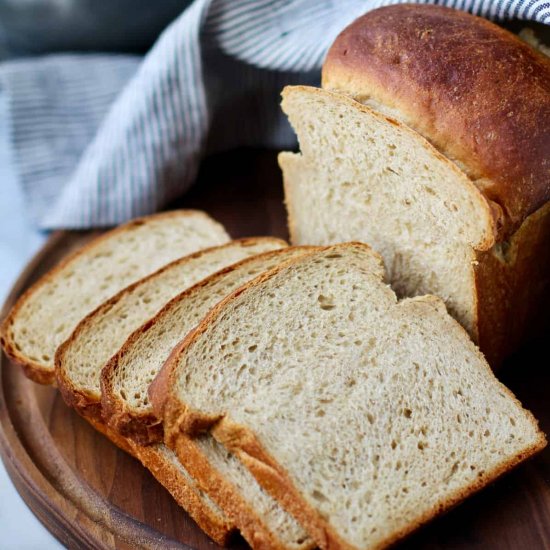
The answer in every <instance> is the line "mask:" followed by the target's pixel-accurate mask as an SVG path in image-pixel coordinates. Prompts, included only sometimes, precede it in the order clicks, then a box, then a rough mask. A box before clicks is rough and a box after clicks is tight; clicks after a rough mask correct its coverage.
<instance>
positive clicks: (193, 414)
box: [151, 243, 546, 550]
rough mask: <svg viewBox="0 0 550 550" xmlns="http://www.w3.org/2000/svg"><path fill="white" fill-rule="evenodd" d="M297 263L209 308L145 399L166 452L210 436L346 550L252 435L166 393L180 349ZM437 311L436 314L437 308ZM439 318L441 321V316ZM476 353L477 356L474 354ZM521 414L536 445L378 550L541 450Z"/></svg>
mask: <svg viewBox="0 0 550 550" xmlns="http://www.w3.org/2000/svg"><path fill="white" fill-rule="evenodd" d="M339 246H342V245H339ZM346 246H363V247H366V248H369V247H368V246H367V245H364V244H363V243H346ZM297 261H299V259H294V260H292V259H291V260H289V261H287V262H285V264H283V265H281V266H278V267H276V268H274V269H272V270H270V271H268V272H266V273H264V274H262V275H260V276H259V277H257V278H256V279H254V280H253V281H251V282H250V283H248V284H246V285H244V286H243V287H241V288H240V289H238V290H236V291H235V292H233V293H232V294H230V295H229V296H228V297H227V298H225V299H224V300H223V301H222V302H220V303H219V304H218V305H217V306H216V307H214V308H213V309H212V310H211V311H210V313H209V314H208V315H207V316H206V317H205V318H204V319H203V320H202V322H201V324H200V325H199V326H198V327H197V328H196V329H195V330H194V331H193V332H191V333H190V334H189V335H188V336H187V337H186V338H185V340H184V341H183V342H182V343H181V344H180V345H179V346H178V347H177V348H176V349H175V350H174V352H173V354H172V355H171V357H170V359H169V360H168V361H167V362H166V364H165V365H164V367H163V369H166V372H167V373H168V375H167V374H166V373H164V375H163V376H164V377H167V378H168V380H169V383H168V384H166V382H164V383H161V384H160V385H159V386H158V387H157V388H156V391H155V389H154V388H153V391H152V395H151V398H152V399H154V400H156V402H157V407H158V408H161V409H162V410H163V411H164V424H165V438H166V441H167V444H168V445H169V446H171V447H172V448H177V446H178V445H180V444H181V441H183V440H184V439H185V438H186V437H188V436H191V437H192V436H194V435H195V436H196V435H197V434H198V433H200V432H204V431H210V432H211V433H212V435H213V436H214V437H215V438H216V439H217V440H218V441H219V442H220V443H222V444H223V445H224V446H225V447H226V448H227V449H228V450H229V451H231V452H233V453H234V454H235V455H236V456H237V457H238V458H239V459H240V460H241V461H242V462H243V464H244V465H245V466H246V467H247V468H248V469H249V470H250V472H251V473H252V474H253V475H254V477H255V478H256V479H257V480H258V483H260V485H261V486H262V487H263V488H264V489H265V490H266V491H267V492H269V493H270V494H271V495H272V496H273V497H274V498H275V499H276V500H277V501H278V502H279V503H280V504H281V506H282V507H283V508H285V509H286V510H287V511H288V512H289V513H291V514H292V515H294V517H296V519H297V520H298V521H299V522H300V524H301V525H302V526H303V527H304V528H305V529H306V531H307V532H308V533H309V534H310V535H311V537H312V538H313V539H314V540H315V542H316V543H317V544H318V545H319V546H320V547H321V548H323V549H327V550H333V549H334V550H336V549H338V550H340V549H341V550H352V549H353V547H352V546H350V545H349V544H348V543H346V542H345V541H343V540H342V539H341V538H340V537H339V536H338V535H337V534H336V533H335V532H334V530H333V529H332V528H331V527H330V525H329V523H328V522H327V521H326V519H325V518H323V517H322V516H321V515H320V514H318V513H317V512H316V511H315V510H314V508H312V507H311V506H310V505H309V504H308V503H307V502H306V499H305V498H303V497H302V496H301V495H300V493H299V491H298V490H297V488H296V487H295V486H294V484H293V483H292V481H291V479H290V477H289V476H288V474H287V473H286V472H285V470H284V468H283V467H282V465H280V464H278V463H277V462H276V461H275V459H274V458H273V457H272V456H270V455H269V454H268V453H267V451H266V450H265V449H264V448H263V446H262V445H261V444H260V442H259V441H258V439H257V437H256V435H255V434H254V433H253V432H252V431H251V430H250V429H248V428H247V427H245V426H241V425H239V424H237V423H235V422H233V421H232V420H231V418H230V416H229V415H227V414H223V413H220V414H205V413H203V412H201V411H197V410H193V409H191V408H190V407H189V406H187V405H186V404H185V403H181V402H180V401H179V399H178V398H177V396H176V395H175V393H174V392H172V391H171V390H172V388H175V383H176V375H177V372H176V366H177V364H178V362H179V359H180V357H181V355H182V354H184V353H185V351H186V349H187V348H188V347H189V346H191V345H192V344H193V343H194V342H195V341H196V340H197V339H198V338H199V337H200V336H201V335H202V334H203V333H204V332H205V331H206V330H208V328H209V327H210V325H211V324H212V323H214V322H215V321H216V319H217V318H218V317H219V316H220V315H222V314H223V312H224V310H225V308H226V307H228V306H229V305H230V304H231V303H232V302H234V301H235V300H236V299H237V298H238V297H239V296H240V295H241V294H243V293H246V292H248V291H250V290H251V289H253V288H254V287H256V286H259V285H261V284H263V283H264V282H265V281H267V280H268V279H270V278H272V277H273V276H275V275H276V274H277V273H279V272H280V271H281V270H283V269H285V268H286V267H287V266H289V265H290V264H292V263H295V262H297ZM425 299H428V300H435V302H436V305H439V304H440V303H441V300H440V299H438V298H435V297H429V296H428V297H419V298H413V300H425ZM406 300H407V299H406ZM439 311H442V310H441V309H439ZM443 314H444V315H445V316H446V317H447V314H446V313H443ZM455 326H456V328H457V329H458V330H460V331H461V332H463V333H464V337H467V334H466V332H465V331H464V328H463V327H462V326H461V325H459V324H458V323H456V324H455ZM476 352H477V350H476ZM477 353H478V354H479V352H477ZM479 356H480V358H481V354H479ZM483 364H484V367H485V368H486V370H487V372H488V373H490V374H491V370H490V367H489V365H488V364H487V363H485V362H484V363H483ZM491 376H492V374H491ZM165 380H166V378H165ZM500 389H501V391H502V392H503V393H505V394H507V395H508V396H509V397H510V398H511V399H512V400H513V401H514V402H515V403H516V404H517V405H518V406H520V407H521V403H520V402H519V401H518V400H517V399H516V397H515V396H514V395H513V394H512V392H511V391H510V390H509V389H508V388H506V387H505V386H504V385H502V384H500ZM166 392H168V393H166ZM155 394H156V395H155ZM526 412H527V414H528V415H529V417H530V419H531V422H532V423H533V424H534V425H535V426H537V431H538V434H537V440H536V441H535V442H534V443H533V444H532V445H530V446H529V447H527V448H526V449H525V450H524V451H523V452H522V453H520V454H518V455H516V456H515V457H513V458H510V459H508V460H505V461H503V462H502V463H501V464H500V465H498V466H497V467H495V468H494V469H493V470H492V471H490V472H484V473H483V474H481V475H480V476H479V477H478V480H477V482H476V483H473V484H472V485H471V486H469V487H467V488H466V489H462V490H457V491H456V493H455V494H453V495H450V496H449V497H448V498H447V500H446V501H445V502H442V503H440V504H438V505H437V506H434V507H433V508H432V509H431V510H429V511H427V512H426V513H424V514H423V515H422V516H420V517H418V518H416V519H414V520H413V521H411V523H410V525H409V526H407V527H406V528H404V529H402V530H401V531H399V532H398V533H395V534H394V535H393V536H392V537H391V538H389V539H388V540H385V541H383V543H381V544H380V545H379V546H378V548H385V547H387V546H389V545H391V544H394V543H396V542H398V541H399V540H401V539H403V538H404V537H406V536H407V535H409V534H410V533H412V532H413V531H415V530H416V529H418V528H419V527H421V526H422V525H424V524H425V523H427V522H428V521H430V520H431V519H433V518H435V517H437V516H439V515H440V514H442V513H444V512H445V511H447V510H449V509H450V508H452V507H453V506H455V505H456V504H458V503H459V502H461V501H462V500H464V499H465V498H466V497H468V496H469V495H471V494H473V493H475V492H477V491H478V490H480V489H481V488H483V487H485V486H486V485H487V484H489V483H491V482H492V481H494V480H495V479H497V478H498V477H500V476H501V475H503V474H505V473H506V472H508V471H509V470H511V469H512V468H514V467H515V466H516V465H517V464H519V463H520V462H522V461H524V460H526V459H527V458H529V457H530V456H532V455H534V454H535V453H537V452H539V451H541V450H542V449H543V448H544V447H545V446H546V437H545V435H544V434H543V432H541V431H540V429H539V428H538V423H537V421H536V419H535V418H534V417H533V415H532V414H531V413H530V412H528V411H526Z"/></svg>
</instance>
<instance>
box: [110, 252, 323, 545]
mask: <svg viewBox="0 0 550 550" xmlns="http://www.w3.org/2000/svg"><path fill="white" fill-rule="evenodd" d="M311 250H312V249H311V248H309V247H298V248H286V249H281V250H276V251H274V252H267V253H264V254H261V255H259V256H255V257H252V258H249V259H246V260H243V261H241V262H239V263H238V264H236V265H234V266H230V267H228V268H226V269H223V270H221V271H219V272H218V273H215V274H214V275H212V276H210V277H209V278H207V279H206V280H204V281H202V282H200V283H198V284H197V285H195V286H194V287H192V288H190V289H189V290H187V291H185V292H183V293H182V294H180V295H179V296H177V297H176V298H174V299H173V300H171V301H170V302H169V303H168V304H167V305H166V306H165V307H164V308H163V309H162V310H161V311H160V312H159V313H158V314H157V315H156V316H155V317H154V318H153V319H152V320H151V321H150V322H148V323H146V324H145V325H143V326H142V327H141V328H140V329H138V330H136V331H135V332H134V333H133V334H132V336H131V337H130V338H128V340H127V341H126V343H125V344H124V346H123V347H122V348H121V350H120V351H119V352H118V353H117V354H116V355H114V356H113V358H112V359H111V360H110V361H109V363H108V364H107V366H106V367H105V368H104V370H103V373H102V377H101V378H102V403H103V410H104V415H105V418H106V419H107V420H108V421H109V423H110V425H111V426H112V427H114V428H116V429H117V430H118V431H119V432H122V433H123V434H125V435H128V436H130V437H132V438H134V439H135V440H137V441H139V442H141V443H146V444H147V443H151V442H153V441H159V440H162V425H161V424H160V423H159V421H158V417H157V416H156V415H155V413H154V412H153V410H152V408H151V405H150V404H149V402H148V400H147V398H146V392H147V388H148V386H149V384H150V382H151V381H152V379H153V377H154V375H155V374H156V373H158V371H159V370H160V368H161V366H162V364H163V363H164V361H165V360H166V359H167V358H168V356H169V354H170V352H171V351H172V348H173V347H174V346H175V345H176V344H177V343H178V342H179V341H180V340H181V339H182V338H184V336H185V335H186V334H187V333H188V332H189V331H190V330H192V329H193V328H194V327H195V326H196V325H197V324H198V322H199V321H200V320H201V319H202V317H203V316H204V315H205V314H206V313H207V312H208V311H209V310H210V309H211V308H212V307H213V306H214V305H215V304H216V303H218V302H219V301H220V300H222V299H223V298H224V297H225V296H226V295H227V294H228V293H230V292H232V291H233V290H235V289H237V288H239V287H240V286H241V285H243V284H244V283H246V282H247V281H250V280H251V279H253V278H254V277H256V276H257V275H258V274H260V273H263V272H264V271H265V270H268V269H271V268H273V267H275V266H277V265H280V264H281V263H282V262H284V261H287V260H289V259H290V258H293V257H296V256H299V255H302V254H304V253H308V252H310V251H311ZM136 396H139V397H136ZM178 455H179V456H180V458H181V460H182V461H183V464H184V465H185V467H186V468H187V470H188V471H189V472H190V473H191V474H192V475H193V477H195V478H196V479H197V480H198V481H199V483H200V484H201V486H202V487H203V488H204V489H205V491H206V492H207V493H208V494H210V496H211V497H212V499H213V500H215V501H216V502H217V503H218V504H219V505H220V507H221V508H222V509H223V510H225V511H226V513H227V515H228V516H229V517H230V519H231V520H232V521H233V523H234V524H235V525H236V526H237V527H238V528H239V530H240V531H241V533H242V534H243V536H244V538H245V539H246V540H247V541H248V542H249V543H250V545H251V546H252V547H253V548H266V549H267V548H272V549H305V548H310V547H311V546H312V545H313V543H312V541H311V539H310V538H309V537H308V536H307V534H306V533H305V531H304V530H303V529H302V528H301V527H300V525H299V524H298V523H297V522H296V521H295V520H294V518H293V517H292V516H290V515H289V514H287V513H285V512H284V510H283V509H282V508H281V507H280V506H279V505H278V504H277V503H276V501H274V500H273V499H272V498H271V497H270V496H269V495H268V494H267V493H266V492H265V491H264V490H263V489H262V488H261V487H260V486H259V485H258V483H257V482H256V480H255V479H254V478H253V477H252V476H251V475H250V473H249V472H248V471H247V470H246V468H244V467H243V466H242V464H241V463H240V462H239V461H238V460H237V459H236V458H235V457H234V456H232V455H231V454H230V453H228V452H227V451H226V450H225V449H224V448H223V447H221V446H220V445H219V444H217V442H216V441H214V440H213V439H212V438H211V437H205V438H204V439H203V440H202V441H200V442H188V445H187V447H186V448H183V447H180V449H179V452H178Z"/></svg>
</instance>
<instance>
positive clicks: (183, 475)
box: [86, 418, 236, 546]
mask: <svg viewBox="0 0 550 550" xmlns="http://www.w3.org/2000/svg"><path fill="white" fill-rule="evenodd" d="M86 420H87V421H88V422H89V423H90V424H91V425H92V426H93V427H94V428H95V429H96V430H97V431H98V432H100V433H101V434H103V435H104V436H105V437H107V438H108V439H110V440H111V442H113V443H114V444H115V445H116V446H117V447H119V448H120V449H122V450H123V451H125V452H127V453H128V454H129V455H131V456H133V457H134V458H136V459H138V460H139V461H140V462H141V463H142V464H143V466H145V468H147V469H148V470H149V471H150V472H151V473H152V474H153V476H154V477H155V478H156V479H157V480H158V481H160V483H162V485H164V487H166V488H167V489H168V491H169V492H170V494H171V495H172V497H173V498H174V500H175V501H176V502H177V503H178V504H179V505H180V506H181V507H182V508H184V509H185V510H187V512H188V513H189V515H190V516H191V517H192V518H193V519H194V521H195V522H196V523H197V525H198V526H199V527H200V528H201V529H202V530H203V531H204V532H205V533H206V534H207V535H208V536H209V537H210V538H211V539H212V540H214V541H215V542H217V543H218V544H219V545H221V546H225V545H227V544H228V543H229V541H230V539H231V537H232V536H233V534H234V533H235V531H236V529H235V527H234V526H233V525H232V524H231V522H230V521H229V520H228V519H227V516H226V515H225V514H224V513H223V511H222V510H221V509H220V508H219V507H218V506H217V505H216V504H215V503H214V502H212V500H211V499H210V498H209V497H208V495H206V494H205V493H203V492H202V491H201V490H200V488H199V487H198V486H197V484H196V482H195V480H194V479H193V478H192V477H191V476H190V475H189V474H188V472H187V471H186V470H185V468H184V467H183V466H182V465H181V464H180V463H179V462H178V460H177V458H176V457H175V455H174V453H173V452H172V451H171V450H170V449H168V447H166V446H164V445H155V446H151V447H142V446H140V445H136V444H135V443H134V442H133V441H131V440H129V439H126V438H124V437H122V436H121V435H119V434H118V433H116V432H115V431H113V430H111V429H110V428H109V427H108V426H106V425H105V424H104V423H103V422H101V421H100V420H97V419H95V418H86Z"/></svg>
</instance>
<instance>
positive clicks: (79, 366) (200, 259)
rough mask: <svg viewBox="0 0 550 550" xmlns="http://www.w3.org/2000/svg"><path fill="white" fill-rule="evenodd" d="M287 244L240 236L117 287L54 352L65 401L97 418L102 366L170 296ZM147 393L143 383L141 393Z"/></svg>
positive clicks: (280, 241)
mask: <svg viewBox="0 0 550 550" xmlns="http://www.w3.org/2000/svg"><path fill="white" fill-rule="evenodd" d="M284 246H286V243H285V242H284V241H282V240H280V239H275V238H271V237H259V238H250V239H241V240H237V241H232V242H230V243H227V244H224V245H221V246H217V247H213V248H208V249H205V250H201V251H199V252H196V253H194V254H191V255H189V256H184V257H183V258H180V259H178V260H175V261H173V262H171V263H170V264H168V265H166V266H164V267H162V268H161V269H159V270H158V271H156V272H154V273H152V274H151V275H149V276H147V277H145V278H143V279H140V280H139V281H137V282H135V283H134V284H132V285H130V286H128V287H126V288H124V289H122V290H121V291H120V292H118V293H117V294H115V295H114V296H113V297H111V298H110V299H109V300H107V301H106V302H104V303H103V304H101V305H100V306H99V307H98V308H96V309H95V310H94V311H93V312H92V313H90V314H89V315H87V316H86V317H85V318H84V319H83V320H82V321H80V323H79V324H78V325H77V327H76V328H75V330H74V331H73V332H72V334H71V335H70V336H69V338H68V339H67V340H66V341H65V342H64V343H63V344H62V345H61V346H60V347H59V348H58V350H57V352H56V355H55V371H56V372H55V374H56V378H57V384H58V387H59V389H60V391H61V394H62V395H63V398H64V399H65V401H66V402H67V403H68V404H69V405H71V406H72V407H74V408H75V409H77V410H78V411H79V412H80V413H81V414H82V415H84V416H95V417H97V418H101V417H102V414H101V388H100V374H101V369H102V368H103V366H104V365H105V364H106V363H107V361H108V360H109V359H110V357H111V356H112V355H113V354H115V353H116V352H117V351H118V350H119V348H120V347H121V346H122V344H124V341H125V340H126V338H127V337H128V336H129V335H130V334H131V333H132V332H133V331H134V330H136V329H137V328H139V327H140V326H141V325H142V324H143V323H145V322H146V321H147V320H149V319H150V318H151V317H153V316H154V315H155V314H156V313H157V312H158V311H159V310H160V309H161V308H162V306H164V305H165V304H166V303H167V302H168V301H169V300H171V299H172V298H174V296H177V295H178V294H180V293H181V292H182V291H183V290H185V289H187V288H189V287H190V286H192V285H194V284H195V283H197V282H199V281H201V280H202V279H204V278H205V277H207V276H208V275H211V274H212V273H215V272H216V271H218V270H219V269H221V268H223V267H225V266H227V265H231V264H233V263H235V262H237V261H239V260H242V259H243V258H247V257H250V256H254V255H256V254H259V253H261V252H265V251H268V250H275V249H279V248H281V247H284ZM141 393H142V394H143V395H145V394H146V387H145V388H144V389H143V390H142V392H141Z"/></svg>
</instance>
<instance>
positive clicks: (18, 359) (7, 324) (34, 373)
mask: <svg viewBox="0 0 550 550" xmlns="http://www.w3.org/2000/svg"><path fill="white" fill-rule="evenodd" d="M180 216H201V217H206V218H209V219H211V218H210V217H209V216H208V215H207V214H206V213H205V212H202V211H201V210H171V211H168V212H161V213H158V214H153V215H150V216H143V217H141V218H136V219H133V220H131V221H129V222H127V223H125V224H123V225H120V226H118V227H115V228H114V229H111V230H110V231H106V232H105V233H103V234H101V235H100V236H98V237H96V238H95V239H93V240H92V241H90V242H89V243H87V244H86V245H84V246H83V247H81V248H79V249H78V250H76V251H74V252H73V253H72V254H69V255H68V256H67V257H66V258H64V259H63V260H62V261H61V262H59V264H57V265H56V266H55V267H54V268H53V269H51V270H50V271H49V272H48V273H46V274H45V275H44V276H42V277H41V278H40V279H39V280H38V281H37V282H36V283H34V284H33V285H32V286H31V287H29V288H28V289H27V290H26V291H25V292H24V293H23V294H22V295H21V296H20V297H19V299H18V300H17V302H16V303H15V305H14V306H13V307H12V309H11V310H10V312H9V313H8V315H7V317H6V318H5V319H4V320H3V322H2V324H1V325H0V344H1V345H2V347H3V349H4V351H5V353H6V355H7V356H8V357H9V358H10V359H11V360H12V361H14V362H15V363H18V364H19V365H21V367H22V368H23V372H24V373H25V376H26V377H27V378H30V379H31V380H33V381H34V382H37V383H38V384H54V383H55V372H54V369H53V368H48V367H45V366H44V365H42V364H40V363H38V362H37V361H34V360H32V359H31V358H30V357H28V356H26V355H25V354H24V352H22V351H21V350H19V349H18V348H17V345H16V343H15V342H14V340H13V338H12V334H11V331H10V328H11V326H12V325H13V322H14V319H15V318H16V317H17V315H18V313H19V311H20V309H21V308H22V306H23V305H24V304H25V303H26V302H27V301H28V300H29V299H30V298H31V297H32V296H33V295H34V294H35V292H36V291H37V290H38V289H40V288H41V287H42V286H44V285H45V284H47V283H48V282H50V281H51V280H52V279H53V278H55V276H56V275H57V274H58V273H59V272H60V271H61V270H62V269H63V268H64V267H66V266H67V265H68V264H70V263H71V262H73V261H74V260H75V259H77V258H79V257H80V256H82V255H83V254H86V253H88V252H89V251H90V250H93V248H95V247H96V246H97V245H98V244H99V243H101V242H103V241H105V240H107V239H110V238H111V237H112V236H113V235H117V234H119V233H123V232H125V231H127V230H128V229H130V228H132V227H135V226H136V225H142V224H144V223H147V222H148V221H150V220H153V219H155V220H158V219H164V218H173V217H180ZM212 221H214V220H212ZM220 227H221V226H220Z"/></svg>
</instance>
